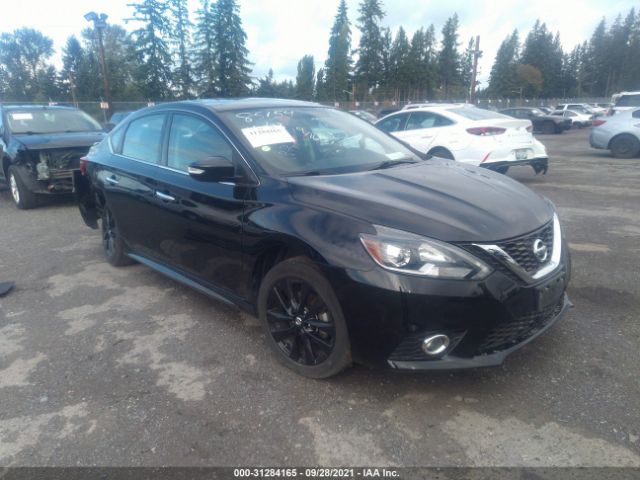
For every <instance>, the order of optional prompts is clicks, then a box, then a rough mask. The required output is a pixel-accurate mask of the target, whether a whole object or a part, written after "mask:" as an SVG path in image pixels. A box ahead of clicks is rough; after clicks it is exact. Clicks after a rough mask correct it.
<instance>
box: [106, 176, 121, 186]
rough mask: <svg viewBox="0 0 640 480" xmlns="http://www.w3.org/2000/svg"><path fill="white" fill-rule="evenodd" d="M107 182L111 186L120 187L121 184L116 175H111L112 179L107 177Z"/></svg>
mask: <svg viewBox="0 0 640 480" xmlns="http://www.w3.org/2000/svg"><path fill="white" fill-rule="evenodd" d="M105 180H106V181H107V183H110V184H111V185H118V184H119V183H120V182H119V181H118V180H117V179H116V176H115V175H111V176H110V177H106V178H105Z"/></svg>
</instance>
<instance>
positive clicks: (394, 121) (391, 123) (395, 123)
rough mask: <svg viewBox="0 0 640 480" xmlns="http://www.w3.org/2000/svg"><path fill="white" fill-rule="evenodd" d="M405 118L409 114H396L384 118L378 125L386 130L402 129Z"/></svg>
mask: <svg viewBox="0 0 640 480" xmlns="http://www.w3.org/2000/svg"><path fill="white" fill-rule="evenodd" d="M405 118H407V114H401V115H394V116H393V117H389V118H386V119H384V120H382V121H381V122H380V123H378V124H377V125H376V126H377V127H378V128H379V129H380V130H384V131H385V132H397V131H398V130H401V129H402V124H403V123H404V119H405Z"/></svg>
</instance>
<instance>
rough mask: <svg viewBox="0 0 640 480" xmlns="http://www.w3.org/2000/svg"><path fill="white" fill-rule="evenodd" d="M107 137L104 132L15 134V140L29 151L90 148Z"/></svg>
mask: <svg viewBox="0 0 640 480" xmlns="http://www.w3.org/2000/svg"><path fill="white" fill-rule="evenodd" d="M104 137H105V133H104V132H77V133H46V134H34V135H27V134H14V135H13V139H14V140H16V141H17V142H19V143H21V144H22V145H23V146H24V147H25V148H27V149H29V150H42V149H45V148H69V147H90V146H91V145H93V144H94V143H96V142H99V141H101V140H102V139H103V138H104Z"/></svg>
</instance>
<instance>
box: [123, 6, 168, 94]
mask: <svg viewBox="0 0 640 480" xmlns="http://www.w3.org/2000/svg"><path fill="white" fill-rule="evenodd" d="M129 6H130V7H133V9H134V13H133V19H134V20H137V21H138V22H141V23H142V26H141V27H140V28H138V29H137V30H135V31H134V32H133V33H132V36H133V38H134V45H135V49H136V53H137V59H138V67H137V69H136V73H135V77H136V80H137V83H138V86H139V88H140V91H141V92H142V94H143V95H144V96H145V97H146V98H147V99H150V100H164V99H168V98H170V97H171V78H172V65H173V63H172V59H171V53H170V51H169V46H168V45H167V41H166V40H165V38H167V37H168V36H169V35H170V33H171V22H170V20H169V15H168V13H169V5H168V4H167V3H165V2H164V1H163V0H141V1H140V2H139V3H132V4H129Z"/></svg>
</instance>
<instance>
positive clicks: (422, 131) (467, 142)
mask: <svg viewBox="0 0 640 480" xmlns="http://www.w3.org/2000/svg"><path fill="white" fill-rule="evenodd" d="M376 126H377V127H378V128H380V129H382V130H384V131H386V132H388V133H391V134H392V135H393V136H395V137H397V138H399V139H400V140H402V141H404V142H405V143H408V144H409V145H411V147H413V148H414V149H416V150H418V151H420V152H423V153H427V154H430V155H433V156H436V157H441V158H449V159H452V160H456V161H459V162H463V163H468V164H471V165H477V166H481V167H486V168H490V169H491V170H495V171H498V172H501V173H505V172H506V171H507V170H508V169H509V167H511V166H515V165H530V166H531V167H533V169H534V171H535V172H536V173H540V172H544V173H546V172H547V169H548V163H549V157H548V155H547V150H546V149H545V147H544V145H543V144H542V143H540V142H539V141H538V140H536V139H535V138H534V136H533V134H532V133H531V132H532V125H531V121H529V120H520V119H516V118H512V117H508V116H506V115H502V114H501V113H497V112H492V111H489V110H483V109H481V108H477V107H474V106H472V105H466V104H440V105H430V106H421V107H418V108H412V109H410V110H402V111H400V112H396V113H392V114H391V115H387V116H386V117H384V118H381V119H380V120H378V121H377V122H376Z"/></svg>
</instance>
